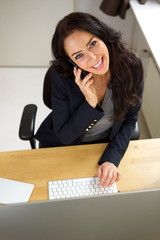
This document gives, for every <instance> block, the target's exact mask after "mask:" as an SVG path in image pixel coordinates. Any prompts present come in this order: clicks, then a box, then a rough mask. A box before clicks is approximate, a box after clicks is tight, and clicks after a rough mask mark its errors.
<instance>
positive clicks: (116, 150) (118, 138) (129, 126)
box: [98, 81, 144, 167]
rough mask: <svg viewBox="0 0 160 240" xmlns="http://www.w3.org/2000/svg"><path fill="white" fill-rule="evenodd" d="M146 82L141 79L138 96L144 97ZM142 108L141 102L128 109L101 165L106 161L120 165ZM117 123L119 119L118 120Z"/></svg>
mask: <svg viewBox="0 0 160 240" xmlns="http://www.w3.org/2000/svg"><path fill="white" fill-rule="evenodd" d="M143 87H144V82H142V81H141V84H140V86H139V88H138V92H137V93H138V96H139V97H140V98H141V99H142V92H143ZM140 108H141V104H139V105H137V106H136V107H130V108H129V109H128V111H127V114H126V116H125V120H124V122H123V123H122V125H121V127H120V129H119V131H118V133H117V134H115V136H114V137H113V138H112V140H111V141H110V142H109V144H108V145H107V147H106V149H105V151H104V153H103V154H102V156H101V158H100V160H99V162H98V163H99V165H101V164H102V163H104V162H111V163H113V164H114V165H115V166H116V167H118V165H119V163H120V161H121V159H122V157H123V155H124V153H125V151H126V149H127V147H128V144H129V141H130V139H131V136H132V132H133V130H134V127H135V123H136V121H137V119H138V112H139V110H140ZM116 121H117V124H118V121H121V120H116Z"/></svg>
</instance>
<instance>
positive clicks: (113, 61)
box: [36, 12, 143, 187]
mask: <svg viewBox="0 0 160 240" xmlns="http://www.w3.org/2000/svg"><path fill="white" fill-rule="evenodd" d="M52 51H53V55H54V57H55V60H53V61H52V67H53V75H52V85H53V89H52V107H53V111H52V113H51V114H50V115H49V116H48V117H47V118H46V119H45V121H44V122H43V123H42V125H41V127H40V129H39V130H38V132H37V134H36V138H37V139H38V140H39V141H40V142H41V144H42V146H45V147H51V146H62V145H76V144H87V143H95V142H108V143H109V144H108V146H107V147H106V149H105V151H104V153H103V154H102V156H101V159H100V160H99V165H100V166H99V168H98V170H97V176H98V177H99V178H101V181H100V185H103V186H104V187H106V186H110V185H112V184H113V183H114V182H117V181H119V179H120V173H119V171H118V165H119V163H120V160H121V159H122V157H123V155H124V153H125V151H126V149H127V146H128V143H129V141H130V138H131V135H132V132H133V129H134V127H135V123H136V121H137V118H138V111H139V110H140V106H141V98H142V90H143V69H142V64H141V62H140V60H139V59H137V57H136V56H135V55H134V54H133V53H131V52H130V51H129V50H127V48H126V47H125V45H124V43H123V42H122V40H121V35H120V33H119V32H116V31H115V30H113V29H111V28H109V27H108V26H107V25H106V24H104V23H102V22H101V21H99V20H98V19H97V18H95V17H94V16H91V15H89V14H86V13H80V12H75V13H71V14H69V15H68V16H66V17H64V18H63V19H62V20H61V21H60V22H59V23H58V25H57V27H56V30H55V33H54V36H53V39H52ZM71 62H72V63H73V64H76V65H77V66H78V67H74V69H73V64H72V63H71ZM81 69H83V70H85V72H87V73H88V74H87V75H86V76H85V77H84V78H83V79H82V76H81V73H82V70H81Z"/></svg>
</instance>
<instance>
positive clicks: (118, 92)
mask: <svg viewBox="0 0 160 240" xmlns="http://www.w3.org/2000/svg"><path fill="white" fill-rule="evenodd" d="M75 30H83V31H87V32H90V33H92V34H94V35H96V36H97V37H99V38H100V39H101V40H102V41H103V42H104V43H105V44H106V46H107V48H108V51H109V58H110V64H109V69H110V72H111V82H110V86H111V88H112V97H113V103H114V119H122V118H123V116H124V113H125V111H126V109H127V106H128V104H129V105H131V106H133V107H134V106H135V105H136V104H138V103H140V98H139V97H138V95H137V88H138V85H139V82H140V80H142V75H143V68H142V64H141V61H140V60H139V59H138V58H137V57H136V56H135V55H134V54H133V53H131V52H130V51H129V50H128V49H127V47H126V46H125V43H124V42H123V41H122V39H121V33H120V32H117V31H115V30H113V29H112V28H110V27H109V26H107V25H106V24H105V23H103V22H101V21H100V20H98V19H97V18H96V17H94V16H92V15H90V14H87V13H82V12H74V13H71V14H69V15H67V16H65V17H64V18H63V19H62V20H61V21H60V22H59V23H58V25H57V27H56V30H55V33H54V35H53V39H52V53H53V56H54V58H55V59H54V60H53V61H52V62H51V64H52V66H53V68H54V69H56V70H57V72H58V73H59V74H60V75H61V76H64V77H73V67H72V66H71V64H70V63H69V61H68V60H67V57H66V53H65V51H64V40H65V38H66V37H68V36H69V35H70V34H72V33H73V32H74V31H75Z"/></svg>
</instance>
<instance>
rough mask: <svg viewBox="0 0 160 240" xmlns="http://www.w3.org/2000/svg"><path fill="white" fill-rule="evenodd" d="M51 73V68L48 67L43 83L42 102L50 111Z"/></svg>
mask: <svg viewBox="0 0 160 240" xmlns="http://www.w3.org/2000/svg"><path fill="white" fill-rule="evenodd" d="M52 71H53V68H52V67H50V68H49V69H48V71H47V72H46V75H45V77H44V83H43V101H44V104H45V105H46V106H47V107H48V108H50V109H52V99H51V95H52Z"/></svg>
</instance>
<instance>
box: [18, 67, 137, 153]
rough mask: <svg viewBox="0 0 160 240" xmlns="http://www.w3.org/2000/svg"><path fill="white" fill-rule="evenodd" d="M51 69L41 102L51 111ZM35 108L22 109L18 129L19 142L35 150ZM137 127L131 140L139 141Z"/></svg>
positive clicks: (27, 106)
mask: <svg viewBox="0 0 160 240" xmlns="http://www.w3.org/2000/svg"><path fill="white" fill-rule="evenodd" d="M51 86H52V67H50V68H49V69H48V70H47V72H46V75H45V77H44V84H43V102H44V104H45V105H46V106H47V107H48V108H50V109H52V102H51V89H52V87H51ZM36 113H37V106H36V105H35V104H28V105H26V106H25V107H24V110H23V113H22V118H21V121H20V127H19V137H20V139H21V140H28V141H29V142H30V145H31V148H32V149H35V148H36V140H35V137H34V136H35V135H34V129H35V121H36ZM139 135H140V134H139V126H138V121H137V122H136V125H135V129H134V131H133V133H132V137H131V140H138V139H139Z"/></svg>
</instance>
